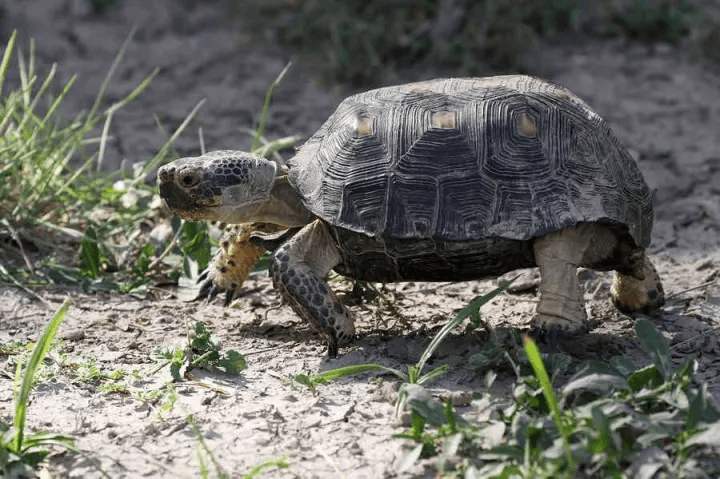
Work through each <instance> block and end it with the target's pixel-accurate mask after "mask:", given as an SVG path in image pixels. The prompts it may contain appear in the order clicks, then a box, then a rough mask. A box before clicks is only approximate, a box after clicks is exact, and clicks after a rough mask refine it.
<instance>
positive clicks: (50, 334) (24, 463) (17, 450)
mask: <svg viewBox="0 0 720 479" xmlns="http://www.w3.org/2000/svg"><path fill="white" fill-rule="evenodd" d="M69 306H70V302H69V300H65V302H64V303H63V304H62V306H61V307H60V309H58V310H57V312H56V313H55V315H54V316H53V317H52V319H51V320H50V322H49V323H48V324H47V326H46V327H45V330H44V331H43V333H42V335H41V336H40V338H39V339H38V341H37V343H35V347H34V348H33V351H32V355H31V356H30V359H29V360H28V362H27V364H25V365H24V368H23V365H22V364H20V363H18V365H17V368H16V376H15V383H16V385H17V390H16V391H15V415H14V418H13V424H12V426H8V425H5V424H2V423H0V473H1V474H0V475H2V476H3V477H22V476H24V475H30V474H32V470H33V469H36V468H37V467H38V466H39V465H40V463H42V461H43V460H44V459H45V458H46V457H47V455H48V454H49V453H50V451H49V450H48V449H47V448H48V447H51V446H61V447H63V448H65V449H70V450H75V442H74V439H73V438H72V437H70V436H66V435H62V434H52V433H40V432H36V433H30V434H28V433H26V431H25V419H26V416H27V408H28V404H29V402H30V393H31V391H32V387H33V382H34V376H35V373H36V372H37V370H38V368H39V367H40V364H41V363H42V361H43V359H44V358H45V356H46V355H47V353H48V351H49V350H50V347H51V345H52V342H53V340H54V339H55V335H56V333H57V331H58V328H59V327H60V325H61V324H62V322H63V320H64V319H65V314H66V312H67V309H68V307H69Z"/></svg>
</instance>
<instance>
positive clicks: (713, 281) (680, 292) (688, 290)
mask: <svg viewBox="0 0 720 479" xmlns="http://www.w3.org/2000/svg"><path fill="white" fill-rule="evenodd" d="M716 281H717V280H716V279H714V280H712V281H708V282H707V283H703V284H700V285H698V286H693V287H692V288H688V289H683V290H681V291H678V292H677V293H673V294H670V295H668V296H667V297H666V298H665V300H666V301H667V300H670V299H672V298H675V297H677V296H680V295H681V294H685V293H689V292H690V291H695V290H696V289H702V288H705V287H707V286H711V285H713V284H715V282H716Z"/></svg>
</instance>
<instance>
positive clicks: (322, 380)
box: [293, 363, 407, 388]
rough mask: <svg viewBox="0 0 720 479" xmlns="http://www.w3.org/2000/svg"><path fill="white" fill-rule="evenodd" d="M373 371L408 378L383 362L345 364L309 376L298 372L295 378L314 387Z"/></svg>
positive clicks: (401, 378) (403, 378)
mask: <svg viewBox="0 0 720 479" xmlns="http://www.w3.org/2000/svg"><path fill="white" fill-rule="evenodd" d="M372 371H383V372H387V373H390V374H393V375H395V376H397V377H398V378H400V380H402V381H406V380H407V377H406V375H405V374H403V373H402V372H401V371H398V370H397V369H393V368H389V367H387V366H383V365H382V364H376V363H368V364H353V365H352V366H344V367H341V368H336V369H330V370H329V371H324V372H322V373H320V374H313V375H311V376H307V375H304V374H297V375H295V376H294V377H293V379H294V380H295V381H296V382H299V383H301V384H305V385H306V386H308V387H310V388H314V387H315V386H317V385H319V384H326V383H329V382H331V381H335V380H336V379H340V378H344V377H347V376H354V375H356V374H363V373H368V372H372Z"/></svg>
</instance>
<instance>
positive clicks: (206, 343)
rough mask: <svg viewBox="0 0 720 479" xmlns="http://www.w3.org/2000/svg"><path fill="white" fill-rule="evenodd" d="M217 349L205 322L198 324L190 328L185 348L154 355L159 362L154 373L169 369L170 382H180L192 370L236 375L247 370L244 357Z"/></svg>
mask: <svg viewBox="0 0 720 479" xmlns="http://www.w3.org/2000/svg"><path fill="white" fill-rule="evenodd" d="M221 349H222V346H221V344H220V340H219V339H218V338H217V337H216V336H214V335H213V334H212V332H211V331H210V330H209V329H208V327H207V325H205V323H203V322H202V321H198V322H196V323H195V325H194V326H193V331H192V333H191V334H189V335H188V342H187V345H186V347H185V348H179V347H171V348H166V349H161V350H158V351H157V352H156V353H155V356H156V357H157V359H159V360H160V361H161V363H160V365H159V366H158V367H157V368H156V369H155V371H154V372H157V371H159V370H161V369H163V368H165V367H167V366H169V367H170V375H171V376H172V378H173V381H182V379H183V378H184V377H185V376H186V375H187V373H188V372H190V370H192V369H194V368H202V369H206V370H208V371H221V372H223V373H225V374H229V375H233V376H237V375H239V374H240V373H241V372H242V371H243V370H244V369H245V368H246V367H247V363H246V361H245V357H244V356H243V355H242V354H240V353H239V352H237V351H235V350H234V349H229V350H227V351H221Z"/></svg>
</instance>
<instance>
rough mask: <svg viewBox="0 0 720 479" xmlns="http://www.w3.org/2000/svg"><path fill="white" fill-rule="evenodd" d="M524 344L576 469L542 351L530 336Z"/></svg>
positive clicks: (566, 451) (570, 460)
mask: <svg viewBox="0 0 720 479" xmlns="http://www.w3.org/2000/svg"><path fill="white" fill-rule="evenodd" d="M523 343H524V346H525V354H526V355H527V357H528V360H529V361H530V365H531V366H532V369H533V372H534V373H535V377H536V378H537V379H538V381H539V382H540V387H541V388H542V392H543V396H545V402H547V405H548V408H549V409H550V412H551V413H552V417H553V421H554V422H555V426H556V427H557V428H558V431H560V434H561V435H562V439H563V445H564V449H565V454H566V456H567V461H568V464H569V465H570V466H571V468H572V467H574V464H575V461H574V459H573V456H572V451H571V450H570V440H569V433H568V431H567V429H566V428H565V425H564V423H563V421H562V416H561V412H560V406H559V405H558V402H557V398H556V397H555V392H554V391H553V387H552V384H551V383H550V377H549V376H548V374H547V371H546V370H545V366H544V365H543V361H542V356H540V350H539V349H538V347H537V345H536V344H535V341H533V340H532V339H530V338H529V337H528V336H524V337H523Z"/></svg>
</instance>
